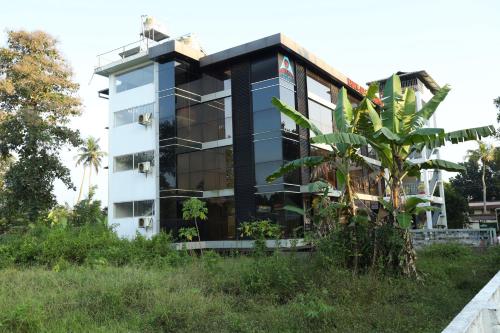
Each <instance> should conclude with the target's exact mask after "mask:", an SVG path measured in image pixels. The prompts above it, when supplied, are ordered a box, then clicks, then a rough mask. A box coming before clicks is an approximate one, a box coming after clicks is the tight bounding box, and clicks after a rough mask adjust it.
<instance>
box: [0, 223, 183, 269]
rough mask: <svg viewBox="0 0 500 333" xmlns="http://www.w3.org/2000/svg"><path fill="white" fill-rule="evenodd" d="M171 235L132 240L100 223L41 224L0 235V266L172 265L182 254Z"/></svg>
mask: <svg viewBox="0 0 500 333" xmlns="http://www.w3.org/2000/svg"><path fill="white" fill-rule="evenodd" d="M171 242H172V237H171V236H170V234H165V233H160V234H158V235H155V236H153V237H152V238H151V239H145V238H144V237H141V236H137V237H136V238H135V239H133V240H128V239H122V238H119V237H118V236H117V235H116V233H114V232H113V231H112V230H111V229H110V228H108V227H107V226H106V225H104V224H102V223H95V222H94V223H89V224H85V225H81V226H72V225H71V224H69V225H68V226H67V227H66V228H60V227H58V228H51V227H48V226H45V225H42V224H39V225H37V226H34V227H32V228H31V229H30V230H29V231H28V232H26V233H18V232H11V233H7V234H4V235H2V236H0V268H2V267H7V266H11V265H16V266H31V265H44V266H48V267H55V266H56V265H57V266H58V267H60V266H61V264H62V263H64V262H67V263H69V264H73V265H75V264H76V265H85V264H88V265H96V264H101V265H102V264H103V263H106V264H110V265H116V266H121V265H127V264H129V265H130V264H143V263H144V264H146V263H147V264H150V265H155V266H158V265H160V266H165V265H167V266H168V265H175V264H176V263H178V262H180V260H181V259H182V258H181V255H182V254H181V253H180V252H177V251H175V250H174V249H173V248H172V246H171Z"/></svg>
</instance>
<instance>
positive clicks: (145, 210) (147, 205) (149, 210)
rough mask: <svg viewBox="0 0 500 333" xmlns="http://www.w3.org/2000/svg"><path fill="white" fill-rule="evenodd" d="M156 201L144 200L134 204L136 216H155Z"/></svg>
mask: <svg viewBox="0 0 500 333" xmlns="http://www.w3.org/2000/svg"><path fill="white" fill-rule="evenodd" d="M153 215H154V200H143V201H135V202H134V216H135V217H139V216H153Z"/></svg>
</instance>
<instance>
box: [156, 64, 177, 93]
mask: <svg viewBox="0 0 500 333" xmlns="http://www.w3.org/2000/svg"><path fill="white" fill-rule="evenodd" d="M174 64H175V62H174V61H170V62H166V63H163V64H158V90H159V91H163V90H166V89H171V88H173V87H174V86H175V83H174V82H175V77H174Z"/></svg>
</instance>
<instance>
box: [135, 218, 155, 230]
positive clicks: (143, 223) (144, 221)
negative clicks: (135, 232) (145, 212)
mask: <svg viewBox="0 0 500 333" xmlns="http://www.w3.org/2000/svg"><path fill="white" fill-rule="evenodd" d="M138 224H139V228H144V229H149V228H151V227H152V226H153V218H152V217H140V218H139V221H138Z"/></svg>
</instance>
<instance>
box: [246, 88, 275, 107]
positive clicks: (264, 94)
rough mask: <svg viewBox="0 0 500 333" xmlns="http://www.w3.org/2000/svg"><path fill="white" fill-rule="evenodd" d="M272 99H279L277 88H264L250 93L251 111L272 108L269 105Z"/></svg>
mask: <svg viewBox="0 0 500 333" xmlns="http://www.w3.org/2000/svg"><path fill="white" fill-rule="evenodd" d="M273 97H277V98H279V90H278V87H277V86H276V87H271V88H264V89H259V90H255V91H253V92H252V103H253V104H252V105H253V111H254V112H255V111H260V110H266V109H269V108H274V106H273V105H272V104H271V101H272V99H273Z"/></svg>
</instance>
